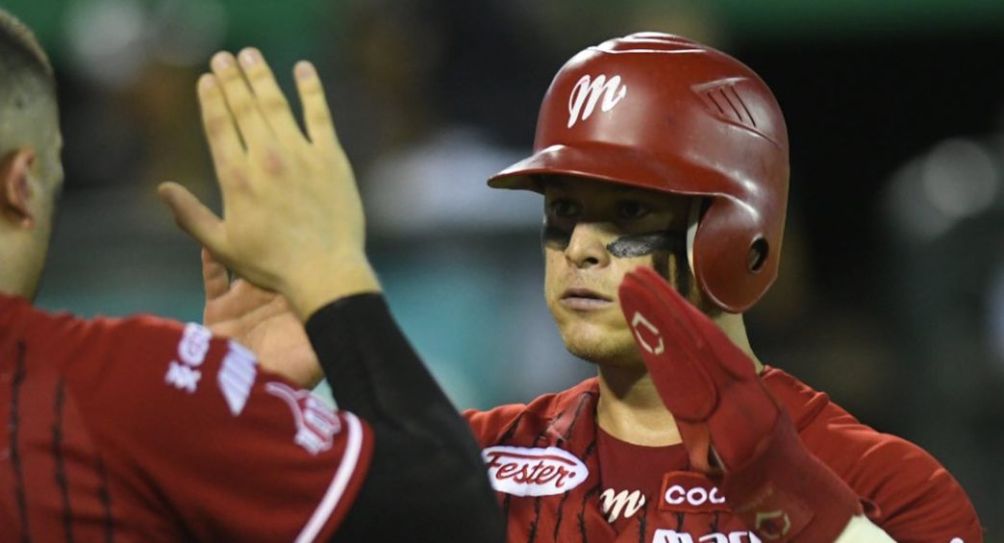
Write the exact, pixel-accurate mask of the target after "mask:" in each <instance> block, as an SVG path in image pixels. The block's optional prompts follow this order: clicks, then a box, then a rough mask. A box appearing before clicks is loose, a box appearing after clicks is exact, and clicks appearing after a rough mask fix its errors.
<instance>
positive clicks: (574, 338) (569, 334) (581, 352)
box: [558, 322, 638, 366]
mask: <svg viewBox="0 0 1004 543" xmlns="http://www.w3.org/2000/svg"><path fill="white" fill-rule="evenodd" d="M558 328H559V329H560V330H561V339H562V340H563V341H564V343H565V348H566V349H568V352H570V353H572V354H573V355H575V356H577V357H578V358H581V359H583V360H585V361H587V362H592V363H594V364H599V365H615V366H620V365H624V364H632V363H633V362H634V361H635V360H637V359H638V347H637V346H636V345H635V342H634V338H633V336H632V335H631V333H630V331H629V330H627V328H626V327H625V326H623V325H621V326H607V325H603V324H599V323H590V322H570V323H569V322H566V323H560V322H559V324H558Z"/></svg>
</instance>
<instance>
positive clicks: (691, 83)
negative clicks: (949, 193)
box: [488, 32, 788, 312]
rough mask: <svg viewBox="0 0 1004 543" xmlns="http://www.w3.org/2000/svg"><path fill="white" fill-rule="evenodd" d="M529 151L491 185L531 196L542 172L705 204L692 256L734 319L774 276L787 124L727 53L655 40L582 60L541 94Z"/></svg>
mask: <svg viewBox="0 0 1004 543" xmlns="http://www.w3.org/2000/svg"><path fill="white" fill-rule="evenodd" d="M533 151H534V154H533V155H532V156H531V157H529V158H527V159H525V160H522V161H520V162H518V163H516V164H514V165H512V166H510V167H509V168H506V169H505V170H503V171H502V172H500V173H498V174H496V175H495V176H494V177H492V178H491V179H489V181H488V184H489V185H490V186H492V187H499V188H510V189H529V190H536V191H538V192H539V191H541V190H542V186H541V184H540V183H539V179H537V176H538V175H548V174H559V175H573V176H584V177H589V178H595V179H600V180H604V181H609V182H612V183H620V184H625V185H631V186H636V187H641V188H645V189H652V190H658V191H662V192H669V193H673V194H681V195H690V196H701V197H706V198H707V199H708V201H709V205H708V207H707V210H706V211H705V212H704V215H703V216H702V217H701V219H700V222H699V224H698V226H697V231H696V233H694V234H693V242H692V246H691V247H688V249H689V250H690V251H692V253H691V254H692V258H693V262H692V266H693V270H694V276H695V277H696V278H697V284H698V285H699V286H700V288H701V290H702V291H703V292H704V293H705V294H706V295H707V296H708V298H709V299H710V300H711V301H712V302H714V303H715V304H716V305H718V306H719V307H721V308H722V309H724V310H726V311H730V312H742V311H745V310H746V309H748V308H749V307H750V306H752V305H753V304H754V303H756V301H757V300H759V299H760V297H761V296H762V295H763V293H764V292H765V291H766V290H767V288H768V287H770V285H771V283H773V282H774V279H775V278H776V277H777V268H778V262H779V257H780V253H781V237H782V234H783V230H784V216H785V206H786V201H787V198H788V135H787V131H786V129H785V125H784V117H783V116H782V114H781V109H780V107H778V105H777V101H776V100H775V99H774V95H773V94H772V93H771V92H770V89H768V88H767V85H766V84H765V83H764V82H763V81H762V80H761V79H760V78H759V76H757V75H756V73H754V72H753V70H751V69H749V68H748V67H747V66H746V65H744V64H742V63H741V62H739V61H738V60H736V59H734V58H732V57H730V56H728V55H726V54H725V53H722V52H721V51H717V50H715V49H712V48H710V47H708V46H706V45H702V44H700V43H696V42H694V41H691V40H688V39H686V38H682V37H679V36H673V35H670V34H660V33H651V32H645V33H638V34H632V35H630V36H626V37H623V38H617V39H613V40H610V41H607V42H604V43H602V44H600V45H599V46H596V47H590V48H588V49H586V50H584V51H582V52H580V53H579V54H577V55H575V56H574V57H572V59H571V60H569V61H568V62H567V63H566V64H565V65H564V66H563V67H562V68H561V70H560V71H558V74H557V75H556V76H555V77H554V81H552V82H551V86H550V88H549V89H548V90H547V94H546V95H545V96H544V102H543V104H541V106H540V116H539V117H538V119H537V134H536V137H535V140H534V145H533Z"/></svg>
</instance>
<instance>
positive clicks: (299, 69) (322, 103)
mask: <svg viewBox="0 0 1004 543" xmlns="http://www.w3.org/2000/svg"><path fill="white" fill-rule="evenodd" d="M293 73H294V75H295V78H296V89H297V92H298V93H299V94H300V103H301V104H303V124H304V126H306V128H307V135H308V136H309V137H310V141H311V142H313V143H314V144H315V145H321V146H337V145H338V137H337V135H336V134H335V125H334V124H333V123H332V122H331V111H330V110H329V109H328V101H327V99H326V98H325V97H324V87H322V86H321V79H320V78H319V77H318V76H317V70H316V69H315V68H314V65H313V64H311V63H309V62H307V61H305V60H301V61H300V62H297V63H296V68H294V70H293Z"/></svg>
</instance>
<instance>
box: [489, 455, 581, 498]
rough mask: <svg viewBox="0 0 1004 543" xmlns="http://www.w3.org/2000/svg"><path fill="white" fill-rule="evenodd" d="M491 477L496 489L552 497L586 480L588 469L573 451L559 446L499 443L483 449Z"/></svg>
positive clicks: (525, 494)
mask: <svg viewBox="0 0 1004 543" xmlns="http://www.w3.org/2000/svg"><path fill="white" fill-rule="evenodd" d="M481 456H482V458H484V459H485V463H486V464H488V479H489V481H491V484H492V486H493V487H495V490H497V491H499V492H505V493H506V494H512V495H514V496H551V495H553V494H561V493H563V492H567V491H569V490H571V489H573V488H575V487H577V486H579V485H580V484H582V482H583V481H585V480H586V477H588V476H589V468H587V467H586V465H585V464H583V463H582V460H579V459H578V458H577V457H575V455H573V454H572V453H570V452H568V451H566V450H563V449H559V448H557V447H547V448H546V449H545V448H540V447H533V448H530V447H509V446H504V445H498V446H495V447H488V448H487V449H484V450H482V451H481Z"/></svg>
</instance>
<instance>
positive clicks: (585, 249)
mask: <svg viewBox="0 0 1004 543" xmlns="http://www.w3.org/2000/svg"><path fill="white" fill-rule="evenodd" d="M604 226H605V225H604V224H603V223H597V222H586V221H582V222H579V223H578V224H576V225H575V228H573V229H572V236H571V238H570V239H569V241H568V246H567V247H566V248H565V258H566V259H567V260H568V262H569V263H570V264H572V265H573V266H575V267H576V268H593V267H601V266H606V265H607V264H609V263H610V252H609V251H607V247H606V244H605V243H604V242H603V240H604V239H605V238H606V237H609V236H607V235H605V228H604Z"/></svg>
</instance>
